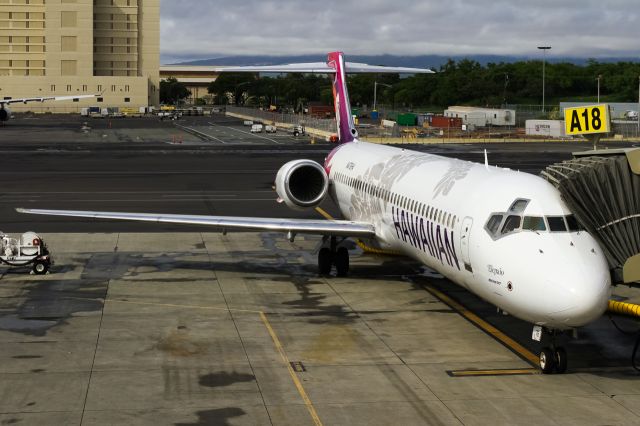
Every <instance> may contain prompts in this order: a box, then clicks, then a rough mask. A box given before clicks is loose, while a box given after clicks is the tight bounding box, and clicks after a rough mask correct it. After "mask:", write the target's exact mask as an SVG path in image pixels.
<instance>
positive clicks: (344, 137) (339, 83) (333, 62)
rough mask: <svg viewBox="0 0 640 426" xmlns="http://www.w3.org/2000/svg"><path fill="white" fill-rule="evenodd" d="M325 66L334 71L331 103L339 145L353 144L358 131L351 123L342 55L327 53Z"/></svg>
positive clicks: (340, 53) (351, 117) (351, 116)
mask: <svg viewBox="0 0 640 426" xmlns="http://www.w3.org/2000/svg"><path fill="white" fill-rule="evenodd" d="M327 65H329V67H331V68H333V69H334V70H336V73H335V76H334V78H333V102H334V107H335V110H336V121H337V123H338V137H339V139H340V143H347V142H353V141H354V140H356V139H358V131H357V130H356V124H355V123H354V121H353V115H351V104H350V103H349V92H348V91H347V78H346V74H345V69H344V53H342V52H331V53H329V57H328V59H327Z"/></svg>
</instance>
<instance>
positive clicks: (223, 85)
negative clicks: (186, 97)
mask: <svg viewBox="0 0 640 426" xmlns="http://www.w3.org/2000/svg"><path fill="white" fill-rule="evenodd" d="M256 79H257V74H246V73H222V74H220V75H219V76H218V78H217V79H216V80H215V81H213V82H211V84H209V87H208V88H207V91H208V92H209V93H211V94H214V95H215V96H216V98H217V99H218V100H221V99H225V98H227V97H228V94H231V97H232V99H233V102H234V103H235V104H236V105H242V104H243V103H244V101H245V100H246V98H247V96H246V94H247V91H248V87H249V85H251V84H252V83H253V82H255V81H256ZM218 103H221V102H219V101H218Z"/></svg>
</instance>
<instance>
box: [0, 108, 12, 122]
mask: <svg viewBox="0 0 640 426" xmlns="http://www.w3.org/2000/svg"><path fill="white" fill-rule="evenodd" d="M10 118H11V110H10V109H9V108H7V107H4V108H2V109H0V121H7V120H8V119H10Z"/></svg>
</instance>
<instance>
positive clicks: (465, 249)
mask: <svg viewBox="0 0 640 426" xmlns="http://www.w3.org/2000/svg"><path fill="white" fill-rule="evenodd" d="M472 225H473V219H472V218H470V217H468V216H467V217H465V218H464V220H463V221H462V229H461V231H462V232H461V236H460V249H461V250H462V261H463V262H464V268H465V269H466V270H467V271H469V272H471V273H473V268H472V267H471V259H470V258H469V244H470V241H469V239H470V238H471V226H472Z"/></svg>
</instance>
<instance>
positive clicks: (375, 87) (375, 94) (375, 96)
mask: <svg viewBox="0 0 640 426" xmlns="http://www.w3.org/2000/svg"><path fill="white" fill-rule="evenodd" d="M378 86H386V87H392V86H391V85H390V84H385V83H378V82H377V81H375V82H374V83H373V110H374V111H377V110H376V105H377V104H378Z"/></svg>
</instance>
